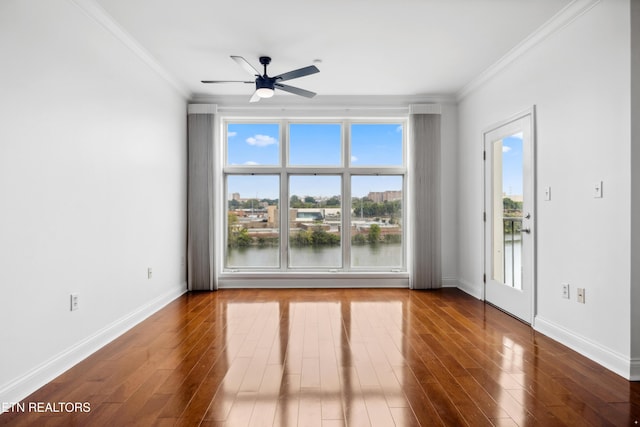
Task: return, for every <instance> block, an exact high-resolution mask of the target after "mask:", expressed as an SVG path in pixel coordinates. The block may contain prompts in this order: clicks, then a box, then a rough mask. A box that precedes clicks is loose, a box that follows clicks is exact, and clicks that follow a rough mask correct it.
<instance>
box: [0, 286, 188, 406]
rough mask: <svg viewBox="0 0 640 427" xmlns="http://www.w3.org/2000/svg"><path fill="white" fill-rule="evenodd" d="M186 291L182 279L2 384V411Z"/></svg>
mask: <svg viewBox="0 0 640 427" xmlns="http://www.w3.org/2000/svg"><path fill="white" fill-rule="evenodd" d="M185 292H187V284H186V283H182V284H181V286H180V288H177V289H174V290H171V291H169V292H167V293H165V294H163V295H160V296H159V297H157V298H155V299H154V300H152V301H150V302H149V303H147V304H145V305H144V306H142V307H140V308H138V309H137V310H135V311H133V312H131V313H130V314H128V315H126V316H124V317H122V318H120V319H118V320H116V321H115V322H113V323H111V324H110V325H107V326H106V327H104V328H102V329H100V330H99V331H97V332H96V333H95V334H93V335H91V336H89V337H87V338H85V339H83V340H82V341H80V342H78V343H77V344H75V345H73V346H71V347H69V348H68V349H66V350H65V351H63V352H61V353H59V354H58V355H56V356H54V357H53V358H51V359H49V360H48V361H46V362H44V363H43V364H41V365H39V366H37V367H35V368H34V369H32V370H31V371H29V372H28V373H26V374H25V375H22V376H21V377H19V378H17V379H15V380H14V381H12V382H10V383H8V384H4V385H3V386H2V387H1V388H0V403H4V404H2V405H0V413H2V412H3V411H5V410H6V409H7V408H6V404H7V403H9V404H11V403H16V402H20V401H22V400H23V399H24V398H26V397H27V396H29V395H30V394H32V393H33V392H34V391H36V390H38V389H39V388H40V387H42V386H44V385H45V384H47V383H49V382H51V381H52V380H53V379H55V378H56V377H58V376H59V375H61V374H62V373H64V372H65V371H67V370H69V369H70V368H72V367H73V366H75V365H76V364H78V363H80V362H81V361H82V360H84V359H86V358H87V357H88V356H90V355H91V354H93V353H95V352H96V351H97V350H99V349H101V348H102V347H104V346H105V345H107V344H109V343H110V342H111V341H113V340H114V339H116V338H118V337H119V336H121V335H122V334H124V333H125V332H127V331H128V330H129V329H131V328H133V327H134V326H136V325H137V324H138V323H140V322H142V321H143V320H145V319H146V318H148V317H149V316H151V315H152V314H154V313H155V312H157V311H158V310H160V309H161V308H163V307H164V306H166V305H167V304H169V303H170V302H171V301H173V300H175V299H176V298H179V297H180V296H181V295H183V294H184V293H185Z"/></svg>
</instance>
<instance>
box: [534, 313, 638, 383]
mask: <svg viewBox="0 0 640 427" xmlns="http://www.w3.org/2000/svg"><path fill="white" fill-rule="evenodd" d="M533 328H534V329H535V330H536V331H538V332H540V333H542V334H544V335H546V336H548V337H549V338H551V339H553V340H555V341H558V342H559V343H560V344H563V345H566V346H567V347H569V348H570V349H572V350H574V351H576V352H578V353H580V354H581V355H583V356H585V357H587V358H589V359H591V360H593V361H594V362H596V363H598V364H600V365H602V366H604V367H605V368H607V369H609V370H610V371H613V372H615V373H616V374H618V375H620V376H622V377H624V378H626V379H628V380H632V381H634V380H635V381H637V380H638V379H640V375H639V374H640V360H638V359H635V360H633V359H630V358H628V357H625V356H623V355H621V354H619V353H617V352H615V351H613V350H611V349H608V348H606V347H604V346H602V345H600V344H598V343H595V342H593V341H591V340H589V339H588V338H585V337H582V336H580V335H577V334H575V333H573V332H571V331H569V330H568V329H566V328H563V327H562V326H560V325H557V324H555V323H553V322H551V321H549V320H546V319H543V318H541V317H540V316H536V318H535V322H534V327H533ZM634 377H635V379H634Z"/></svg>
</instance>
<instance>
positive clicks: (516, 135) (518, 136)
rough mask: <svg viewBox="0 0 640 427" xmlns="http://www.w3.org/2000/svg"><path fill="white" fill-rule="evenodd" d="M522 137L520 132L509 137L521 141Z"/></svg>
mask: <svg viewBox="0 0 640 427" xmlns="http://www.w3.org/2000/svg"><path fill="white" fill-rule="evenodd" d="M523 137H524V134H523V133H522V132H518V133H515V134H513V135H511V138H517V139H522V138H523Z"/></svg>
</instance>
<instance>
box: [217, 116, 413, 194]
mask: <svg viewBox="0 0 640 427" xmlns="http://www.w3.org/2000/svg"><path fill="white" fill-rule="evenodd" d="M350 130H351V147H352V149H351V154H350V159H349V160H350V163H351V165H352V166H356V167H357V166H401V165H402V156H403V153H402V138H403V132H402V125H401V124H399V123H392V124H352V125H351V129H350ZM341 134H342V129H341V125H340V124H335V123H321V124H320V123H318V124H307V123H292V124H290V127H289V135H290V149H289V163H290V164H291V165H309V166H317V165H320V166H341V162H342V147H341ZM227 141H228V144H227V164H228V165H244V166H256V168H255V171H256V172H257V171H259V167H258V166H260V165H271V166H275V165H279V163H280V148H281V147H280V146H281V142H280V128H279V125H278V124H277V123H266V124H265V123H262V124H247V123H236V124H229V125H228V128H227ZM293 178H294V179H292V181H291V194H296V195H298V196H319V197H331V196H334V195H338V194H340V180H339V177H335V176H334V177H321V176H317V177H314V176H309V177H302V176H296V177H293ZM374 178H375V179H374ZM401 189H402V179H401V178H400V177H397V176H396V177H384V176H379V177H370V178H368V179H367V178H365V177H359V178H357V179H354V180H353V181H352V195H353V196H354V197H362V196H365V195H367V194H368V193H369V191H385V190H401ZM228 192H229V194H231V193H234V192H238V193H240V196H241V197H242V198H249V197H256V196H257V197H258V198H269V199H276V198H278V183H277V177H274V176H258V175H254V176H244V177H230V178H229V188H228Z"/></svg>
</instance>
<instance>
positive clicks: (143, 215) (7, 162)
mask: <svg viewBox="0 0 640 427" xmlns="http://www.w3.org/2000/svg"><path fill="white" fill-rule="evenodd" d="M0 58H2V67H1V68H0V93H1V94H2V95H1V96H0V117H2V126H0V206H1V208H0V217H1V219H2V220H1V221H0V294H1V295H0V325H2V328H0V343H2V344H1V345H0V402H11V401H15V400H16V399H20V398H22V397H24V394H25V393H28V392H30V391H33V390H34V389H35V388H37V387H38V386H39V385H41V384H42V383H43V382H46V381H47V380H49V379H51V378H50V376H51V375H55V374H57V373H59V372H62V371H63V370H64V369H66V368H68V367H69V366H71V365H72V364H73V363H74V362H77V361H78V360H77V359H78V358H79V357H81V356H82V355H86V354H88V353H89V352H90V351H92V350H93V349H95V348H96V347H97V346H99V345H100V344H102V343H104V342H105V341H108V340H109V339H111V338H113V337H114V336H115V335H117V333H119V332H121V331H122V330H124V329H126V328H127V327H128V326H130V325H131V324H132V323H135V322H136V321H138V320H141V318H142V317H144V316H146V315H148V314H149V313H151V312H152V311H153V310H155V309H157V308H159V307H160V306H162V305H163V304H166V302H168V301H170V300H171V299H173V298H175V297H176V296H178V295H180V294H181V293H182V292H183V291H184V290H185V289H186V284H185V272H184V268H183V266H182V265H181V257H182V256H183V255H184V254H185V240H186V232H185V230H186V212H185V209H186V191H185V189H186V100H185V99H183V98H182V96H181V95H179V94H178V93H177V92H176V91H175V89H173V88H172V87H171V86H170V85H169V84H167V82H166V81H164V80H162V79H161V78H160V77H159V76H158V75H157V74H156V73H155V72H153V71H152V70H151V68H150V67H149V66H148V65H146V64H145V63H143V62H142V61H141V60H139V59H138V57H136V56H135V55H134V54H133V53H132V52H131V51H130V50H129V49H128V48H126V47H125V46H124V45H123V44H122V43H121V42H119V41H118V40H116V39H115V38H114V36H113V35H111V33H109V32H107V31H106V30H105V29H104V28H103V27H102V26H101V25H99V24H98V23H97V22H96V21H94V20H93V19H91V18H90V17H89V16H87V15H85V13H84V12H83V11H82V10H81V9H80V8H79V7H77V6H76V5H75V4H74V3H72V2H71V1H66V0H52V1H46V2H43V1H35V0H10V1H3V2H2V3H0ZM147 267H152V268H153V278H152V279H151V280H148V279H147ZM71 293H78V294H79V297H80V308H79V310H77V311H74V312H71V311H70V309H69V298H70V294H71Z"/></svg>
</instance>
